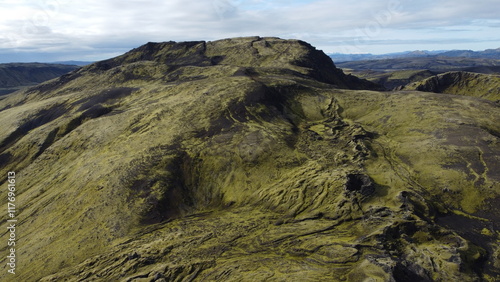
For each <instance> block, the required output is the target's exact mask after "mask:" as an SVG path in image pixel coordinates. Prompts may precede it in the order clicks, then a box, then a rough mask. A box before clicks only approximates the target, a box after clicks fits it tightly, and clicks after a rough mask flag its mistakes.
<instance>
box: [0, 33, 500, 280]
mask: <svg viewBox="0 0 500 282" xmlns="http://www.w3.org/2000/svg"><path fill="white" fill-rule="evenodd" d="M377 87H378V86H376V85H374V84H371V83H369V82H366V81H363V80H359V79H357V78H355V77H353V76H346V75H344V74H343V73H342V72H341V71H340V70H338V69H336V68H335V66H334V64H333V63H332V62H331V60H330V59H329V58H328V57H327V56H326V55H324V54H323V53H322V52H320V51H318V50H316V49H314V48H313V47H312V46H310V45H309V44H307V43H304V42H301V41H294V40H281V39H277V38H258V37H252V38H236V39H226V40H220V41H214V42H186V43H174V42H167V43H148V44H146V45H144V46H141V47H139V48H137V49H134V50H132V51H130V52H128V53H126V54H124V55H122V56H120V57H117V58H114V59H111V60H107V61H103V62H98V63H95V64H92V65H89V66H86V67H84V68H82V69H80V70H78V71H76V72H73V73H70V74H68V75H65V76H63V77H61V78H59V79H56V80H52V81H50V82H47V83H45V84H42V85H39V86H36V87H33V88H30V89H28V90H26V91H24V92H18V93H16V94H14V95H11V96H9V97H8V98H6V99H4V100H2V101H0V121H1V122H2V124H3V125H4V127H5V128H6V130H4V131H2V132H0V170H1V172H0V173H1V174H2V175H7V172H8V171H15V172H16V175H17V176H16V181H17V183H18V184H17V185H18V186H17V187H18V195H17V199H18V200H17V201H18V202H17V203H18V207H19V214H18V219H19V224H18V229H19V230H20V231H19V232H22V234H23V236H20V237H19V239H18V241H17V244H18V246H19V248H18V252H19V253H18V255H19V261H18V265H17V272H18V277H17V278H19V279H21V280H23V281H33V280H37V279H42V281H61V280H64V279H69V280H88V281H92V280H95V281H116V280H125V281H145V280H144V279H146V280H147V281H172V280H182V279H186V280H189V279H194V280H203V281H207V280H208V281H212V280H216V281H235V280H253V281H260V280H265V279H277V280H297V279H300V280H311V281H320V280H333V281H335V280H347V281H363V280H365V279H368V278H370V277H371V278H373V279H378V280H380V281H394V280H395V281H416V280H418V279H420V280H442V281H457V280H463V281H475V280H480V279H493V280H494V279H498V278H500V276H499V267H500V266H499V263H500V261H499V254H500V250H499V248H498V240H499V233H498V232H499V230H500V227H499V226H498V222H499V221H498V218H499V216H500V212H499V210H498V208H497V206H498V201H499V199H500V198H499V193H500V187H499V184H498V183H500V182H499V181H500V170H499V169H498V164H499V163H500V162H499V161H500V160H499V156H500V142H499V141H500V140H499V138H500V125H499V124H498V123H497V121H498V120H499V118H500V110H499V108H498V106H497V105H496V104H494V103H491V102H488V101H485V100H482V99H475V98H471V97H463V96H454V95H443V94H433V93H418V92H404V93H400V92H394V93H392V92H391V93H388V92H376V91H370V90H361V89H376V88H377ZM353 89H354V90H353ZM0 181H3V183H2V184H1V185H3V186H4V185H5V184H6V183H5V180H4V179H2V180H0ZM0 201H1V202H0V204H2V205H3V204H6V203H5V199H0ZM5 219H6V218H5V216H4V215H2V220H5ZM5 234H6V233H4V236H5ZM0 250H1V251H2V252H3V253H4V252H5V251H6V248H5V247H3V246H1V249H0ZM4 257H5V256H4ZM2 263H5V258H4V259H3V261H2ZM0 275H2V276H1V277H2V278H6V277H7V274H4V273H1V274H0Z"/></svg>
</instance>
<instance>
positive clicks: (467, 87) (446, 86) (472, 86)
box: [402, 71, 500, 101]
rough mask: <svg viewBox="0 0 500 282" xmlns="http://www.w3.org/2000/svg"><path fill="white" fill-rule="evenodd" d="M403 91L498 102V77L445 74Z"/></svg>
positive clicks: (416, 83)
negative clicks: (461, 96)
mask: <svg viewBox="0 0 500 282" xmlns="http://www.w3.org/2000/svg"><path fill="white" fill-rule="evenodd" d="M402 89H404V90H418V91H426V92H434V93H448V94H456V95H466V96H473V97H479V98H483V99H488V100H491V101H500V76H498V75H491V74H479V73H471V72H463V71H460V72H447V73H443V74H439V75H436V76H432V77H429V78H426V79H423V80H421V81H417V82H413V83H409V84H408V85H405V86H404V87H402Z"/></svg>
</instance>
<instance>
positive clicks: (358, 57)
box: [329, 48, 500, 63]
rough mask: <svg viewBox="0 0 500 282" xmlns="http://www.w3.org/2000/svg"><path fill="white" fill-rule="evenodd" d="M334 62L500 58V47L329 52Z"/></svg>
mask: <svg viewBox="0 0 500 282" xmlns="http://www.w3.org/2000/svg"><path fill="white" fill-rule="evenodd" d="M329 56H330V58H332V60H333V61H334V62H336V63H337V62H348V61H364V60H383V59H399V58H419V57H462V58H484V59H496V60H499V59H500V48H497V49H487V50H484V51H472V50H451V51H446V50H440V51H418V50H417V51H406V52H398V53H388V54H381V55H373V54H341V53H333V54H329Z"/></svg>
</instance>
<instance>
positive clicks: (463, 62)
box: [337, 52, 500, 90]
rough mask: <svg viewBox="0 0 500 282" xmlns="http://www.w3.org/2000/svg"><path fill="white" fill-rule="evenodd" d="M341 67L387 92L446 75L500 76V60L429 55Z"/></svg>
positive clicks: (343, 63)
mask: <svg viewBox="0 0 500 282" xmlns="http://www.w3.org/2000/svg"><path fill="white" fill-rule="evenodd" d="M451 54H455V53H453V52H450V55H451ZM457 55H458V54H457ZM485 56H486V55H485ZM337 65H338V66H339V67H341V68H342V69H343V70H344V71H345V72H346V73H350V74H352V75H355V76H357V77H361V78H364V79H367V80H369V81H372V82H374V83H378V84H380V85H383V86H384V87H385V88H386V89H387V90H393V89H396V88H399V87H401V86H404V85H407V84H409V83H413V82H418V81H421V80H423V79H426V78H429V77H431V76H435V75H438V74H441V73H445V72H460V71H462V72H463V71H465V72H474V73H482V74H500V60H497V59H488V58H476V57H470V58H469V57H446V56H442V57H436V56H427V57H410V58H396V59H380V60H367V61H352V62H341V63H338V64H337Z"/></svg>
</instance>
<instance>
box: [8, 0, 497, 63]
mask: <svg viewBox="0 0 500 282" xmlns="http://www.w3.org/2000/svg"><path fill="white" fill-rule="evenodd" d="M498 11H500V1H498V0H475V1H470V0H419V1H417V0H356V1H345V0H342V1H338V0H288V1H285V0H269V1H268V0H161V1H160V0H78V1H76V0H0V63H6V62H35V61H36V62H53V61H67V60H77V61H97V60H103V59H107V58H111V57H114V56H117V55H120V54H123V53H125V52H127V51H129V50H130V49H133V48H136V47H138V46H140V45H143V44H145V43H147V42H162V41H191V40H206V41H212V40H217V39H223V38H229V37H240V36H254V35H258V36H274V37H280V38H284V39H300V40H304V41H307V42H309V43H311V44H312V45H313V46H315V47H316V48H318V49H320V50H323V51H324V52H325V53H347V54H360V53H372V54H384V53H392V52H402V51H410V50H453V49H467V50H469V49H470V50H485V49H496V48H499V47H500V17H499V16H498Z"/></svg>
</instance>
